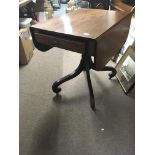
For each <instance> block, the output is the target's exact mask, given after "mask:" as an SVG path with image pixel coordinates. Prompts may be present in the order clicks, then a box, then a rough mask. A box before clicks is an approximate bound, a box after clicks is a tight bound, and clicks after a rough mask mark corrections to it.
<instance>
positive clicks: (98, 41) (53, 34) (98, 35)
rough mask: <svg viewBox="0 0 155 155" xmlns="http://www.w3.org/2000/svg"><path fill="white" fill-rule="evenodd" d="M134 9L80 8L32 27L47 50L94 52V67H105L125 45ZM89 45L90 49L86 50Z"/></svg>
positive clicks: (91, 53) (37, 40) (41, 44)
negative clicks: (129, 11)
mask: <svg viewBox="0 0 155 155" xmlns="http://www.w3.org/2000/svg"><path fill="white" fill-rule="evenodd" d="M131 16H132V13H128V12H127V13H126V12H119V11H107V10H100V9H79V10H77V11H75V12H72V13H68V14H65V15H62V16H60V17H53V18H52V19H50V20H48V21H46V22H43V23H38V24H36V25H33V26H32V27H31V33H32V37H33V41H34V44H35V46H36V47H37V48H38V49H40V50H42V51H46V50H48V49H50V48H52V47H60V48H64V49H68V50H71V51H75V52H78V53H82V54H84V53H85V52H86V51H87V52H88V55H91V56H94V68H95V69H96V70H102V69H103V67H104V66H105V65H106V63H107V62H108V61H109V60H110V58H111V57H112V56H113V55H114V54H115V53H116V52H118V50H119V49H120V48H121V46H123V44H124V42H125V40H126V38H127V35H128V31H129V26H130V20H131ZM86 49H87V50H86Z"/></svg>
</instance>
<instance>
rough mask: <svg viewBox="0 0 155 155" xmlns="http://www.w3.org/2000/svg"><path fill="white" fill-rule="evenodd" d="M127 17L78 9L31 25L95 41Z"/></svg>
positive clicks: (113, 13) (120, 13)
mask: <svg viewBox="0 0 155 155" xmlns="http://www.w3.org/2000/svg"><path fill="white" fill-rule="evenodd" d="M126 15H127V13H126V12H119V11H108V10H101V9H79V10H77V11H74V12H71V13H68V14H64V15H62V16H60V17H53V18H52V19H50V20H48V21H46V22H44V23H38V24H36V25H33V26H32V28H36V29H41V30H47V31H50V32H57V33H62V34H66V35H67V34H68V35H73V36H80V37H84V38H91V39H97V38H98V37H100V36H101V35H102V34H104V33H105V32H106V31H107V30H109V29H111V28H112V27H113V26H115V24H117V23H118V22H120V21H121V19H123V17H125V16H126Z"/></svg>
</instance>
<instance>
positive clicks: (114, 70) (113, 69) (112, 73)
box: [103, 66, 117, 79]
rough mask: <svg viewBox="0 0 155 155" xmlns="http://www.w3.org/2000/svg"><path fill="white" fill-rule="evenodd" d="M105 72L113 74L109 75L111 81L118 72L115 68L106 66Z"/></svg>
mask: <svg viewBox="0 0 155 155" xmlns="http://www.w3.org/2000/svg"><path fill="white" fill-rule="evenodd" d="M103 71H111V73H109V74H108V75H109V79H111V78H113V77H114V76H115V75H116V74H117V71H116V69H115V68H114V67H111V66H105V67H104V68H103Z"/></svg>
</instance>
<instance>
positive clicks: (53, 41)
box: [34, 33, 85, 53]
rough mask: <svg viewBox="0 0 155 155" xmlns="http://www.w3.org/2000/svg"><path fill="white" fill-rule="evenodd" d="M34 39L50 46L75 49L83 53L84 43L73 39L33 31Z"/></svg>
mask: <svg viewBox="0 0 155 155" xmlns="http://www.w3.org/2000/svg"><path fill="white" fill-rule="evenodd" d="M34 36H35V40H36V41H37V42H38V43H42V44H44V45H48V46H51V47H59V48H62V49H66V50H70V51H75V52H78V53H84V51H85V43H84V42H80V41H74V40H69V39H64V38H60V37H56V36H50V35H46V34H40V33H34Z"/></svg>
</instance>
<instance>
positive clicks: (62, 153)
mask: <svg viewBox="0 0 155 155" xmlns="http://www.w3.org/2000/svg"><path fill="white" fill-rule="evenodd" d="M79 61H80V55H79V54H77V53H73V52H70V51H67V52H66V51H64V50H62V49H58V48H53V49H51V50H49V51H48V52H45V53H42V52H38V50H35V51H34V55H33V57H32V59H31V61H30V63H29V64H28V65H26V66H24V67H20V155H134V154H135V153H134V150H135V149H134V129H135V103H134V92H130V93H129V94H128V95H125V94H124V92H123V90H122V88H121V86H120V85H119V83H118V81H117V79H116V78H114V79H113V80H109V79H108V73H107V72H96V71H92V70H91V72H90V74H91V79H92V85H93V88H94V95H95V101H96V109H97V111H96V112H95V113H94V112H93V111H92V110H91V108H90V106H89V91H88V86H87V81H86V77H85V73H84V72H82V73H81V74H80V75H79V76H78V77H76V78H74V79H73V80H71V81H68V82H66V83H64V84H62V85H61V88H62V91H61V93H60V94H61V96H60V97H59V99H57V100H56V98H55V94H54V93H53V92H52V90H51V86H52V83H53V82H54V81H55V80H57V79H59V78H61V77H63V76H65V75H66V74H68V73H71V72H72V71H73V70H74V69H75V68H76V67H77V65H78V64H79Z"/></svg>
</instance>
